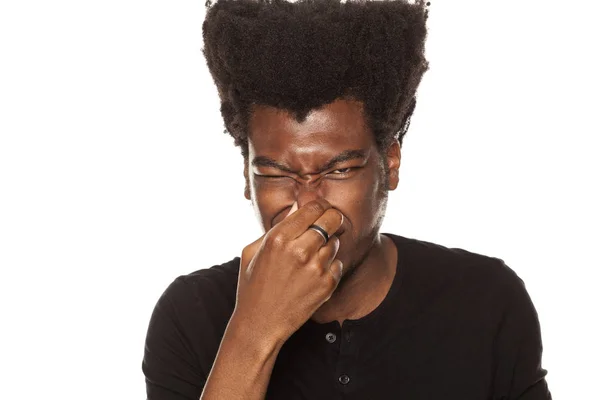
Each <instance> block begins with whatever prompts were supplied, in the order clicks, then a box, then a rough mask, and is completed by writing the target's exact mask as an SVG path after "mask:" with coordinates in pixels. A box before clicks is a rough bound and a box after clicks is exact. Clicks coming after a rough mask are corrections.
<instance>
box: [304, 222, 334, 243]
mask: <svg viewBox="0 0 600 400" xmlns="http://www.w3.org/2000/svg"><path fill="white" fill-rule="evenodd" d="M308 229H312V230H313V231H315V232H318V233H319V235H321V236H322V237H323V239H325V243H323V246H325V245H326V244H327V242H329V234H328V233H327V231H326V230H325V229H323V228H321V227H320V226H319V225H315V224H312V225H311V226H309V227H308Z"/></svg>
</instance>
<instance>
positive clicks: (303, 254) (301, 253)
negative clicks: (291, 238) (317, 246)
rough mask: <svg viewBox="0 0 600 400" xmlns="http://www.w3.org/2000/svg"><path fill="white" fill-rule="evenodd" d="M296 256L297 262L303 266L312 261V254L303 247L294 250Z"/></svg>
mask: <svg viewBox="0 0 600 400" xmlns="http://www.w3.org/2000/svg"><path fill="white" fill-rule="evenodd" d="M294 255H295V256H296V260H298V261H299V262H300V263H302V264H306V263H308V262H309V261H310V259H311V255H310V253H309V252H308V250H306V249H305V248H303V247H297V248H296V249H294Z"/></svg>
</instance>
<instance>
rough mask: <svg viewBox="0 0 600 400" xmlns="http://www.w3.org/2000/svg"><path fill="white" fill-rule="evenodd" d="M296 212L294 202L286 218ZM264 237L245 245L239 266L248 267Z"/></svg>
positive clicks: (296, 203)
mask: <svg viewBox="0 0 600 400" xmlns="http://www.w3.org/2000/svg"><path fill="white" fill-rule="evenodd" d="M297 210H298V202H294V204H293V205H292V208H291V209H290V212H289V213H288V214H287V216H286V218H287V217H289V216H290V215H292V214H293V213H295V212H296V211H297ZM265 235H266V234H264V235H262V236H261V237H259V238H258V239H256V240H255V241H254V242H252V243H250V244H249V245H247V246H246V247H245V248H244V250H242V256H241V259H240V265H241V266H243V268H244V269H246V268H247V267H248V264H250V261H251V260H252V259H253V258H254V256H255V255H256V252H257V251H258V249H260V246H261V245H262V242H263V240H264V238H265Z"/></svg>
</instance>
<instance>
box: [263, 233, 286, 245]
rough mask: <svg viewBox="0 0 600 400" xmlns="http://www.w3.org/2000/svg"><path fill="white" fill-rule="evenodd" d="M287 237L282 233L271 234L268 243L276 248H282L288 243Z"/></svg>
mask: <svg viewBox="0 0 600 400" xmlns="http://www.w3.org/2000/svg"><path fill="white" fill-rule="evenodd" d="M286 242H287V240H286V238H285V236H284V235H282V234H281V233H275V234H274V235H271V236H269V240H268V241H267V243H268V244H269V246H270V247H271V248H274V249H282V248H284V247H285V245H286Z"/></svg>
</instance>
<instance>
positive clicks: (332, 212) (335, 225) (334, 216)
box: [294, 208, 344, 253]
mask: <svg viewBox="0 0 600 400" xmlns="http://www.w3.org/2000/svg"><path fill="white" fill-rule="evenodd" d="M343 223H344V216H343V215H342V213H341V212H339V211H338V210H336V209H334V208H330V209H328V210H327V211H325V213H324V214H323V215H321V217H319V218H318V219H317V220H316V221H315V222H313V224H314V225H317V226H319V227H321V228H322V229H323V230H324V231H325V232H327V236H328V237H329V238H330V239H331V237H332V236H333V235H334V233H336V232H337V231H338V229H339V228H340V226H341V225H342V224H343ZM311 225H312V224H311ZM324 239H325V238H324V237H323V236H322V235H321V233H319V232H317V231H316V230H314V229H312V228H308V227H307V229H306V231H305V232H304V233H303V234H302V235H301V236H300V237H298V238H297V239H296V240H295V241H294V246H298V247H300V248H303V249H306V250H307V251H309V252H311V253H313V252H317V251H318V250H319V249H320V248H321V247H322V246H323V245H324V244H325V241H324Z"/></svg>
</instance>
